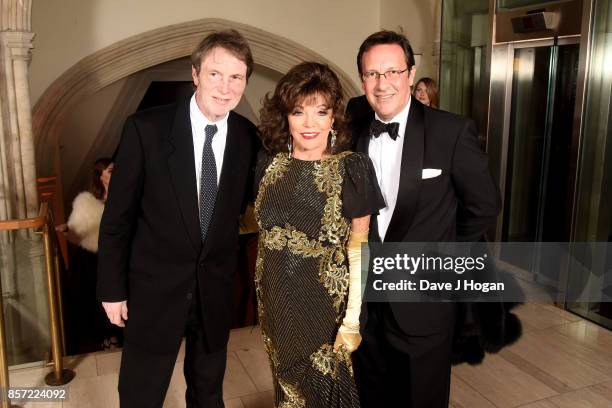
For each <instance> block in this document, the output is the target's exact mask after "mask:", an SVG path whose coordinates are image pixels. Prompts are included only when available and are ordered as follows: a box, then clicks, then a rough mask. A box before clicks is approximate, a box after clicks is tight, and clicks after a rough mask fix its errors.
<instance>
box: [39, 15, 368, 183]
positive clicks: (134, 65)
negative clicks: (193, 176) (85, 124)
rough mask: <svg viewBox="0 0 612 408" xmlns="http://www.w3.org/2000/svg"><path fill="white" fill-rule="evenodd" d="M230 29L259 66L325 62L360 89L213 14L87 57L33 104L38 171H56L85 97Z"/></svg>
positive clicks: (284, 42) (281, 42) (287, 43)
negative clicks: (67, 121)
mask: <svg viewBox="0 0 612 408" xmlns="http://www.w3.org/2000/svg"><path fill="white" fill-rule="evenodd" d="M228 28H234V29H236V30H238V31H240V32H241V33H242V34H243V35H244V36H245V38H246V39H247V40H248V41H249V44H250V45H251V50H252V52H253V58H254V60H255V63H257V64H260V65H262V66H265V67H268V68H271V69H273V70H275V71H278V72H287V71H288V69H289V68H291V67H292V66H293V65H295V64H297V63H300V62H302V61H308V60H314V61H320V62H324V63H327V64H328V65H329V66H330V67H332V68H333V69H334V71H335V72H336V73H337V74H338V77H339V78H340V81H341V83H342V86H343V87H344V89H345V92H346V94H347V96H348V97H352V96H356V95H358V94H359V93H360V90H359V88H358V87H357V86H356V85H355V83H354V82H353V81H352V80H351V79H350V77H349V76H348V75H347V74H346V73H345V72H343V71H342V70H341V69H340V68H338V66H336V65H335V64H333V63H332V62H331V61H329V60H327V59H326V58H324V57H322V56H321V55H319V54H317V53H315V52H313V51H311V50H309V49H307V48H306V47H304V46H302V45H300V44H298V43H296V42H293V41H291V40H288V39H286V38H283V37H280V36H278V35H276V34H272V33H269V32H266V31H264V30H261V29H258V28H255V27H252V26H249V25H246V24H241V23H236V22H232V21H228V20H223V19H212V18H210V19H202V20H196V21H191V22H187V23H181V24H174V25H170V26H166V27H161V28H158V29H155V30H151V31H147V32H144V33H142V34H138V35H135V36H132V37H129V38H127V39H124V40H122V41H119V42H117V43H115V44H113V45H110V46H108V47H105V48H103V49H101V50H99V51H97V52H95V53H93V54H91V55H89V56H87V57H85V58H83V59H82V60H81V61H79V62H78V63H76V64H75V65H73V66H72V67H71V68H70V69H68V70H67V71H66V72H64V73H63V74H62V75H61V76H60V77H59V78H58V79H56V80H55V81H54V82H53V83H52V84H51V85H50V86H49V88H47V90H46V91H45V92H44V93H43V95H42V96H41V98H40V99H39V100H38V102H37V103H36V105H35V106H34V112H33V118H32V125H33V133H34V141H35V146H36V163H37V168H38V171H39V174H50V173H51V172H53V169H54V159H55V157H56V156H55V152H56V146H57V141H58V137H59V132H60V131H61V126H62V118H63V117H64V115H66V114H67V113H68V112H70V110H71V108H72V107H73V106H74V104H75V103H76V102H78V101H79V100H80V99H81V98H83V97H86V96H88V95H91V94H93V93H95V92H97V91H98V90H100V89H102V88H103V87H105V86H107V85H109V84H111V83H113V82H115V81H117V80H119V79H121V78H124V77H126V76H128V75H131V74H133V73H135V72H138V71H141V70H143V69H146V68H149V67H152V66H155V65H158V64H161V63H163V62H167V61H171V60H174V59H178V58H182V57H185V56H188V55H190V54H191V51H192V50H193V48H195V46H196V45H197V44H198V42H199V41H200V40H201V39H202V38H203V37H204V36H205V35H207V34H208V33H210V32H212V31H216V30H222V29H228Z"/></svg>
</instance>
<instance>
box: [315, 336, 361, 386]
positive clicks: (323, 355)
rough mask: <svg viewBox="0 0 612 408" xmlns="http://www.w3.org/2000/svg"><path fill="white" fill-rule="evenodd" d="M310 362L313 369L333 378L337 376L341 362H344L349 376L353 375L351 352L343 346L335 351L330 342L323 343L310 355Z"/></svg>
mask: <svg viewBox="0 0 612 408" xmlns="http://www.w3.org/2000/svg"><path fill="white" fill-rule="evenodd" d="M310 362H311V364H312V367H313V368H314V369H315V370H317V371H319V372H321V373H323V374H325V375H329V376H331V377H332V378H333V379H334V380H335V379H336V378H337V377H338V369H339V367H340V363H342V362H344V363H345V364H346V366H347V368H348V369H349V373H350V374H351V376H352V375H353V365H352V362H351V353H349V352H348V351H347V350H346V348H344V347H342V348H341V349H340V350H339V351H335V350H334V347H333V346H332V345H331V344H324V345H322V346H321V347H320V348H319V350H317V351H316V352H314V353H312V354H311V355H310Z"/></svg>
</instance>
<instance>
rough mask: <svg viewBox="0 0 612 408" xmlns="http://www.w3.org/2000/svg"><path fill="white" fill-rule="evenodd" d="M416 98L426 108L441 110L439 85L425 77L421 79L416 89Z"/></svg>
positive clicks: (414, 93)
mask: <svg viewBox="0 0 612 408" xmlns="http://www.w3.org/2000/svg"><path fill="white" fill-rule="evenodd" d="M413 95H414V97H415V98H416V99H417V100H418V101H419V102H421V103H422V104H423V105H425V106H429V107H430V108H435V109H440V97H439V95H438V85H437V84H436V81H434V80H433V79H431V78H428V77H423V78H421V79H419V80H418V81H417V83H416V86H415V87H414V92H413Z"/></svg>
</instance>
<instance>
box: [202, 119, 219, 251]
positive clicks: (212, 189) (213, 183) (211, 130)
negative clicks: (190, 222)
mask: <svg viewBox="0 0 612 408" xmlns="http://www.w3.org/2000/svg"><path fill="white" fill-rule="evenodd" d="M204 133H205V134H206V140H205V141H204V149H202V171H201V172H200V197H199V199H200V230H201V231H202V241H204V240H205V239H206V233H207V232H208V227H209V226H210V221H211V219H212V215H213V211H214V209H215V199H216V198H217V164H216V163H215V153H214V152H213V149H212V140H213V137H214V136H215V133H217V126H216V125H206V128H205V129H204Z"/></svg>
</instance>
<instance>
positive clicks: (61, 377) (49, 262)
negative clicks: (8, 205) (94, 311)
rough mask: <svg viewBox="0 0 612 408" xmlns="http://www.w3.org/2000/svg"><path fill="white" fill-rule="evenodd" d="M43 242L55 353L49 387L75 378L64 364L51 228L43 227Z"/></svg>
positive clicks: (46, 381)
mask: <svg viewBox="0 0 612 408" xmlns="http://www.w3.org/2000/svg"><path fill="white" fill-rule="evenodd" d="M43 242H44V247H45V265H46V270H47V273H46V275H47V297H48V300H47V301H48V303H49V326H50V328H51V351H52V353H53V364H54V365H53V371H52V372H50V373H49V374H47V376H46V377H45V383H47V385H53V386H57V385H64V384H67V383H69V382H70V381H71V380H72V379H73V378H74V375H75V374H74V371H72V370H69V369H65V368H64V363H63V359H62V358H63V353H62V340H61V337H62V336H61V334H60V327H59V326H60V324H59V318H58V307H57V297H56V293H58V292H57V291H56V289H55V282H56V280H55V278H54V276H53V275H54V274H53V268H54V260H53V259H54V254H53V248H52V247H51V237H50V235H49V226H48V224H46V223H45V225H44V226H43Z"/></svg>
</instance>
